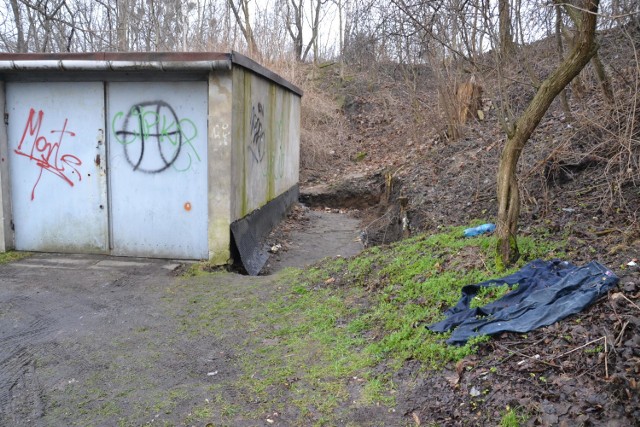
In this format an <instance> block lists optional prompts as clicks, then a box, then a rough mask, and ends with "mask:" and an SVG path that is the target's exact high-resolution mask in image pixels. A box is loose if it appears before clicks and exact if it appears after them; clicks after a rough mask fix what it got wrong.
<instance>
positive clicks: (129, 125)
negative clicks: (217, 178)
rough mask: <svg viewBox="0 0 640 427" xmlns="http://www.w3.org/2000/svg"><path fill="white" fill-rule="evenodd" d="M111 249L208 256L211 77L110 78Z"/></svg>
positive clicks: (139, 253)
mask: <svg viewBox="0 0 640 427" xmlns="http://www.w3.org/2000/svg"><path fill="white" fill-rule="evenodd" d="M107 111H108V118H109V119H108V122H109V126H108V132H107V134H108V141H109V189H110V204H111V210H110V211H111V231H112V245H113V253H114V254H116V255H129V256H154V257H173V258H207V257H208V239H207V217H208V214H207V207H208V205H207V200H208V198H207V83H206V82H153V83H129V82H123V83H108V84H107Z"/></svg>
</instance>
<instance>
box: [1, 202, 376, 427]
mask: <svg viewBox="0 0 640 427" xmlns="http://www.w3.org/2000/svg"><path fill="white" fill-rule="evenodd" d="M356 225H357V222H356V221H354V220H352V219H349V218H347V217H345V216H343V215H331V214H327V213H324V212H321V213H313V214H312V215H311V220H310V221H309V222H308V225H307V227H306V229H303V230H295V232H294V233H293V234H291V237H290V241H291V242H292V243H295V244H292V245H291V247H290V248H289V250H288V251H286V252H282V253H281V254H280V256H279V258H280V259H278V260H274V269H280V268H282V267H284V266H292V265H307V264H309V263H311V262H313V261H315V260H317V259H319V258H321V257H324V256H326V255H335V254H338V253H339V254H341V255H343V256H348V255H352V254H354V253H356V252H357V251H358V250H359V243H358V242H357V241H355V242H354V236H355V235H356V233H357V232H356V230H355V227H356ZM176 267H177V265H176V264H175V263H172V262H168V261H163V260H149V259H131V258H126V259H125V258H112V257H103V256H69V255H51V254H37V255H34V256H32V257H30V258H27V259H23V260H21V261H17V262H14V263H11V264H5V265H0V283H1V284H2V286H0V425H16V426H20V425H30V426H33V425H35V426H41V425H42V426H45V425H46V426H49V425H81V426H89V425H146V424H153V425H205V424H206V423H207V422H209V421H213V422H214V425H219V423H222V425H247V426H254V425H263V424H264V425H272V424H275V425H303V424H304V422H302V421H300V420H302V419H309V420H311V419H313V414H301V413H300V410H299V409H294V407H293V406H291V408H289V407H288V405H287V402H288V401H290V399H292V398H293V397H295V396H287V395H286V394H283V396H282V399H279V400H278V401H279V402H281V403H280V404H279V405H276V406H277V407H270V405H271V404H266V403H265V400H264V399H262V400H261V398H260V397H259V395H257V394H256V393H255V387H254V388H250V387H248V386H246V384H248V383H249V382H250V381H252V378H253V376H252V375H251V374H248V373H249V372H251V370H252V369H257V368H255V367H254V362H255V361H256V360H258V359H259V358H260V357H263V356H261V354H263V353H261V347H268V346H273V345H276V344H277V342H275V341H273V339H272V338H268V337H269V336H270V335H269V334H268V333H267V332H269V330H270V329H273V328H277V327H279V326H277V325H276V323H274V322H271V323H270V321H269V320H268V319H269V318H270V317H272V316H271V314H270V313H269V312H268V311H266V310H267V308H268V302H269V301H272V300H274V299H275V298H277V297H278V296H279V295H280V293H281V292H282V288H281V286H280V280H281V277H280V276H279V275H272V276H260V277H246V276H240V275H237V274H229V273H215V274H208V275H203V276H198V277H190V278H177V277H175V275H174V273H173V272H172V270H173V269H174V268H176ZM265 319H266V320H265ZM243 384H244V385H243ZM265 405H266V406H265ZM372 414H374V415H375V410H374V411H373V412H372ZM345 417H347V418H348V417H349V415H348V414H347V415H345ZM383 418H384V417H383ZM268 420H271V421H268Z"/></svg>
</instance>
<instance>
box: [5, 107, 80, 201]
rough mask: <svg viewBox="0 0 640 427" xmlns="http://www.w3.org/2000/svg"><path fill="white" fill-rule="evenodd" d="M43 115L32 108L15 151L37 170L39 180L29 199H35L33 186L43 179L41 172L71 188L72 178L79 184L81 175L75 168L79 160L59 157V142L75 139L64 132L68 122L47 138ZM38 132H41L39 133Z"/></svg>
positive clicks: (70, 132)
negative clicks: (58, 179) (34, 164)
mask: <svg viewBox="0 0 640 427" xmlns="http://www.w3.org/2000/svg"><path fill="white" fill-rule="evenodd" d="M43 118H44V112H43V111H42V110H39V111H38V112H36V110H34V109H33V108H31V109H30V110H29V117H28V118H27V123H26V124H25V127H24V132H23V133H22V138H20V142H19V143H18V147H17V148H16V149H15V150H14V152H15V153H16V154H17V155H19V156H24V157H26V158H27V159H29V161H32V162H35V163H36V166H37V167H38V168H39V173H38V178H37V179H36V182H35V184H34V185H33V188H32V190H31V200H34V199H35V193H36V187H37V186H38V183H39V182H40V178H42V173H43V172H44V171H47V172H50V173H52V174H54V175H56V176H57V177H59V178H60V179H62V180H63V181H64V182H66V183H67V184H69V185H70V186H71V187H73V185H74V182H73V179H72V177H73V175H75V177H76V179H77V180H78V181H82V176H81V175H80V171H79V170H78V166H80V165H82V161H80V159H79V158H78V157H76V156H74V155H73V154H61V150H62V143H63V139H64V138H65V137H71V138H73V137H75V136H76V134H75V133H74V132H72V131H70V130H68V129H67V124H68V119H64V123H63V124H62V129H59V130H50V131H49V133H50V134H51V138H50V139H47V137H46V136H45V135H43V134H42V133H45V134H46V131H44V130H42V129H41V127H42V120H43ZM41 131H43V132H42V133H41Z"/></svg>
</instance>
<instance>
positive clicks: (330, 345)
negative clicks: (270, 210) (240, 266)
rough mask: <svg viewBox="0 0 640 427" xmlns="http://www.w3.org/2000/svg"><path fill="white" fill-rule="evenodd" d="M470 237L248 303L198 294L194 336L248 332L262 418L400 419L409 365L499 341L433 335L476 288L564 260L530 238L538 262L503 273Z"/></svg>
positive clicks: (249, 380) (256, 295) (457, 236)
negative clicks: (379, 412)
mask: <svg viewBox="0 0 640 427" xmlns="http://www.w3.org/2000/svg"><path fill="white" fill-rule="evenodd" d="M463 229H464V227H452V228H446V229H443V230H442V232H441V233H438V234H434V235H426V234H424V235H420V236H416V237H414V238H411V239H407V240H405V241H402V242H398V243H396V244H394V245H391V246H387V247H382V248H380V247H375V248H370V249H368V250H366V251H364V252H363V253H362V254H361V255H359V256H357V257H355V258H352V259H347V260H345V259H341V258H337V259H331V260H325V261H323V262H322V263H321V264H318V265H316V266H314V267H311V268H307V269H305V270H303V271H300V270H296V269H289V270H286V271H284V272H281V273H280V274H278V275H277V276H273V277H271V278H268V277H267V278H260V279H256V280H258V282H256V283H255V285H250V286H255V288H251V289H253V290H252V291H250V292H248V291H247V289H245V290H244V291H242V292H241V293H239V294H238V295H242V297H241V298H239V297H237V296H236V295H235V294H234V291H233V288H231V287H230V288H228V289H229V290H228V291H225V292H224V294H223V295H221V294H220V292H216V293H215V294H214V293H211V294H209V293H207V292H206V291H198V290H195V289H194V290H193V293H192V294H191V295H196V296H193V297H191V296H190V297H189V299H188V300H186V301H187V304H185V305H186V309H185V310H187V311H188V312H185V313H184V316H183V317H182V323H183V327H184V330H185V331H187V332H189V333H190V334H191V333H196V334H200V333H213V334H219V335H224V333H225V332H224V331H225V330H226V329H230V330H236V331H237V328H236V329H233V328H230V327H229V326H231V325H233V324H235V323H237V322H243V325H245V326H244V327H243V330H246V331H248V332H246V336H244V338H243V340H244V341H242V340H241V341H242V345H240V346H239V348H238V349H237V351H238V360H239V362H238V367H239V369H240V371H241V373H240V375H239V376H240V378H239V379H238V378H237V379H236V380H235V381H234V388H235V389H236V390H238V392H239V394H240V395H241V396H251V402H255V403H254V404H253V405H252V406H253V407H254V408H255V410H254V413H255V415H256V416H260V414H268V413H273V412H283V409H284V408H283V407H282V406H283V405H286V406H287V408H286V410H287V412H291V411H294V412H295V413H296V414H297V417H298V419H297V420H296V422H297V423H298V424H300V425H313V424H327V425H332V424H335V423H336V420H339V419H341V416H342V415H343V414H345V413H346V411H348V410H349V408H350V407H352V406H353V405H358V406H360V407H362V406H367V405H383V406H386V407H388V408H391V409H392V408H393V406H394V405H395V390H394V385H393V382H392V373H393V371H394V370H397V369H400V368H401V367H402V365H403V363H404V362H405V361H406V360H409V359H413V360H418V361H420V362H422V364H423V366H425V367H432V368H440V367H442V366H444V365H445V364H446V363H448V362H455V361H458V360H460V359H462V358H464V357H465V356H467V355H469V354H471V353H473V352H475V351H476V349H477V347H478V346H479V345H480V344H481V343H482V342H484V341H486V340H488V337H478V338H476V339H473V340H470V341H469V343H467V345H465V346H461V347H456V346H449V345H446V344H445V341H446V339H447V338H448V337H449V335H448V334H436V333H432V332H430V331H429V330H427V328H426V325H428V324H430V323H433V322H436V321H439V320H441V319H442V318H443V314H442V312H443V311H444V309H445V308H448V307H450V306H451V305H454V304H455V303H456V302H457V300H458V299H459V297H460V290H461V288H462V287H463V286H464V285H467V284H471V283H477V282H480V281H484V280H488V279H491V278H496V277H500V276H503V275H505V274H510V273H511V272H513V271H515V270H516V269H517V268H519V267H520V266H522V265H523V264H524V263H525V262H528V261H530V260H531V259H533V258H538V257H542V258H551V257H554V256H558V254H559V251H558V246H555V245H554V244H552V243H547V242H546V241H542V240H536V238H535V237H533V236H528V237H521V238H520V239H519V244H520V246H521V247H522V248H525V249H526V250H524V251H523V253H524V254H526V258H524V259H522V260H521V261H520V262H519V264H518V265H517V266H516V267H514V268H513V269H512V270H508V271H507V272H498V269H497V266H496V265H495V261H494V257H493V250H494V247H495V238H494V237H493V236H488V235H483V236H478V237H474V238H469V239H465V238H463V237H462V232H463ZM260 281H263V282H260ZM189 286H193V284H192V283H190V285H189ZM203 289H204V288H203ZM225 289H227V288H225ZM258 290H259V291H258ZM254 291H255V292H254ZM505 292H507V289H506V287H505V289H497V290H496V289H494V290H491V291H489V290H487V291H484V292H483V293H482V294H480V295H479V298H477V300H478V301H477V304H485V303H488V302H490V301H492V300H495V299H496V298H499V297H500V296H501V295H502V294H504V293H505ZM256 307H260V308H259V309H257V308H256ZM383 366H384V368H383ZM354 402H356V403H354ZM200 409H201V410H202V411H203V412H202V413H197V412H193V414H194V417H195V418H199V419H204V418H207V416H208V415H210V414H209V413H208V412H209V411H210V410H211V408H209V409H207V408H206V407H203V408H200ZM225 412H226V413H227V414H228V415H224V414H221V412H218V411H216V413H217V415H219V416H221V417H222V418H223V419H225V420H228V421H229V422H232V421H233V418H232V414H233V413H234V412H235V411H234V410H233V409H232V408H230V410H229V411H225ZM244 415H246V414H244Z"/></svg>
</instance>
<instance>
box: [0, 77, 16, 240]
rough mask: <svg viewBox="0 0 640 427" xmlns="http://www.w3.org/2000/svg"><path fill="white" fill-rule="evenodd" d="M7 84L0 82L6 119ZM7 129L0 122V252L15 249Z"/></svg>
mask: <svg viewBox="0 0 640 427" xmlns="http://www.w3.org/2000/svg"><path fill="white" fill-rule="evenodd" d="M5 105H6V103H5V83H4V82H0V117H2V118H4V117H5ZM8 158H9V146H8V144H7V127H6V125H5V123H4V120H0V252H5V251H7V250H9V249H13V230H12V228H11V185H10V184H11V181H10V180H9V161H8Z"/></svg>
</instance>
